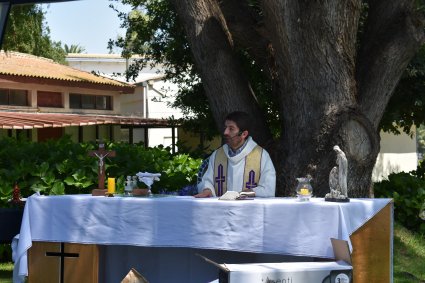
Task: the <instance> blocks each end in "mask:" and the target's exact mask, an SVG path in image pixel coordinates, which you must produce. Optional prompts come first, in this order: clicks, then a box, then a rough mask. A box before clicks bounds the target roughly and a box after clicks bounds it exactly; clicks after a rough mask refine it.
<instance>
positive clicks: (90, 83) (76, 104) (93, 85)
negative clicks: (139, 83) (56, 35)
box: [0, 51, 168, 142]
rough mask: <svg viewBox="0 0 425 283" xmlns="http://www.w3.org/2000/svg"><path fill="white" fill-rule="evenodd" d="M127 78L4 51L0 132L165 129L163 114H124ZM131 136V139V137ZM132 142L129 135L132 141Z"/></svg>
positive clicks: (102, 134) (108, 133) (79, 137)
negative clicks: (115, 77)
mask: <svg viewBox="0 0 425 283" xmlns="http://www.w3.org/2000/svg"><path fill="white" fill-rule="evenodd" d="M134 90H135V86H134V85H131V84H129V83H126V82H123V81H120V80H117V79H114V78H108V77H105V76H101V75H98V74H94V73H91V72H86V71H82V70H78V69H76V68H72V67H69V66H66V65H61V64H58V63H56V62H54V61H52V60H50V59H46V58H41V57H37V56H33V55H29V54H23V53H17V52H3V51H1V52H0V137H1V136H20V135H23V136H26V137H28V138H29V139H31V140H34V141H43V140H46V139H50V138H58V137H60V136H62V135H65V134H67V135H70V136H71V137H72V138H73V139H74V140H75V141H88V140H95V139H105V140H123V139H124V140H126V131H128V129H129V128H131V127H132V126H141V127H146V128H148V127H154V128H157V127H159V128H161V127H166V126H168V122H167V121H166V120H164V119H147V118H146V117H144V116H143V115H142V114H140V113H139V114H138V115H122V109H121V99H122V96H123V95H126V96H131V95H133V93H134ZM127 140H128V139H127ZM129 141H130V142H131V140H129Z"/></svg>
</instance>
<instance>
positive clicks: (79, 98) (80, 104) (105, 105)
mask: <svg viewBox="0 0 425 283" xmlns="http://www.w3.org/2000/svg"><path fill="white" fill-rule="evenodd" d="M69 107H70V108H74V109H98V110H112V96H108V95H89V94H78V93H70V94H69Z"/></svg>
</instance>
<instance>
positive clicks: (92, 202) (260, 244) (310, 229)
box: [13, 195, 391, 281]
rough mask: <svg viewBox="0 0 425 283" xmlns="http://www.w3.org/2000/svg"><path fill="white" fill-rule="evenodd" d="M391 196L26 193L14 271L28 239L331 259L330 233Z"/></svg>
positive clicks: (21, 267)
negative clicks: (301, 198)
mask: <svg viewBox="0 0 425 283" xmlns="http://www.w3.org/2000/svg"><path fill="white" fill-rule="evenodd" d="M390 201H391V199H351V201H350V202H349V203H332V202H325V201H324V200H323V199H320V198H313V199H311V201H310V202H297V201H296V199H293V198H269V199H261V198H256V199H254V200H244V201H220V200H218V199H217V198H208V199H195V198H193V197H178V196H172V197H158V198H136V197H134V198H133V197H110V198H107V197H92V196H90V195H66V196H39V195H33V196H31V197H30V198H28V199H27V202H26V206H25V210H24V216H23V220H22V226H21V231H20V235H19V240H18V242H17V243H16V242H15V243H14V245H13V246H14V255H15V270H14V273H15V275H16V276H17V275H18V274H19V275H20V276H25V275H27V256H26V254H27V250H28V249H29V248H30V247H31V245H32V241H47V242H69V243H83V244H100V245H129V246H141V247H185V248H198V249H215V250H217V249H218V250H229V251H244V252H253V253H270V254H285V255H296V256H310V257H321V258H333V251H332V246H331V244H330V240H329V239H330V238H337V239H343V240H347V241H348V242H349V244H350V247H351V243H350V237H349V236H350V235H351V234H352V233H353V232H354V231H356V230H357V229H358V228H359V227H361V226H362V225H363V224H364V223H365V222H366V221H368V220H369V219H370V218H372V217H373V216H374V215H375V214H376V213H377V212H379V211H380V210H381V209H382V208H384V207H385V206H386V205H387V204H388V203H389V202H390ZM16 278H18V277H16ZM16 280H17V281H18V279H16Z"/></svg>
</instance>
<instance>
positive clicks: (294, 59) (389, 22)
mask: <svg viewBox="0 0 425 283" xmlns="http://www.w3.org/2000/svg"><path fill="white" fill-rule="evenodd" d="M259 2H260V7H259V8H260V9H261V12H262V18H261V19H260V20H258V19H256V18H255V17H253V16H252V14H250V10H249V8H248V5H247V3H248V2H247V1H242V2H241V1H236V0H229V1H227V2H226V1H224V2H223V3H221V7H220V6H219V4H218V2H217V1H215V0H185V1H177V0H174V3H175V7H176V10H177V13H178V14H179V16H180V19H181V21H182V22H183V24H184V26H185V28H186V33H187V36H188V39H189V42H190V45H191V48H192V52H193V55H194V58H195V62H196V66H197V67H198V68H199V70H200V73H201V77H202V81H203V83H204V86H205V90H206V94H207V96H208V99H209V101H210V103H211V108H212V109H213V113H214V117H215V119H216V122H217V125H218V126H221V123H222V122H223V121H222V117H223V115H224V114H225V113H227V112H229V111H232V110H236V109H241V110H245V111H248V112H250V113H253V115H255V117H258V119H257V121H256V123H255V125H253V126H254V129H255V130H254V132H255V136H254V138H256V139H259V141H260V144H266V143H267V142H268V141H269V140H270V133H269V131H267V130H265V128H266V126H265V125H266V124H265V123H264V118H263V116H262V115H261V114H260V113H261V111H260V109H259V107H258V105H257V102H256V99H255V95H254V94H253V93H252V90H251V88H250V87H249V82H248V81H247V80H246V78H245V77H244V76H243V73H242V69H241V67H240V65H239V63H238V61H237V60H236V58H235V56H234V54H233V46H234V45H235V43H236V44H238V45H240V46H243V47H245V48H247V50H249V51H248V52H250V53H251V54H252V58H256V63H257V64H261V65H262V66H263V67H264V68H266V69H268V70H269V72H270V80H271V81H272V84H273V85H274V91H273V93H274V94H271V95H277V96H278V99H279V107H280V116H281V117H279V118H280V120H281V123H282V125H281V127H282V134H281V137H280V139H279V140H278V141H275V142H276V143H275V144H274V146H273V147H271V148H270V151H271V155H272V158H273V160H274V163H275V167H276V170H277V176H278V179H277V184H278V186H277V195H279V196H288V195H293V194H294V190H295V186H296V179H295V178H297V177H303V176H306V175H307V174H309V175H311V176H312V177H313V187H314V189H315V195H316V196H324V195H325V194H326V193H327V192H328V191H329V186H328V180H329V172H330V170H331V168H332V167H333V166H335V160H336V154H335V153H334V151H333V146H334V145H338V146H339V147H340V148H341V149H342V150H343V151H344V152H345V154H346V157H347V159H348V167H349V169H348V191H349V196H350V197H366V196H370V192H371V185H372V181H371V176H372V170H373V167H374V164H375V161H376V157H377V155H378V153H379V149H380V146H379V129H378V125H379V121H380V119H381V117H382V114H383V112H384V110H385V107H386V105H387V103H388V100H389V98H390V96H391V95H392V93H393V91H394V88H395V86H396V84H397V82H398V80H399V79H400V77H401V75H402V72H403V70H404V69H405V67H406V66H407V64H408V62H409V60H410V59H411V58H412V57H413V55H414V54H415V52H416V51H417V50H418V49H419V47H420V45H421V44H423V42H424V32H423V17H422V15H420V14H419V13H418V12H417V11H416V10H415V6H414V2H415V1H411V0H393V1H390V2H388V1H384V0H371V1H368V4H369V11H368V16H367V18H366V21H365V23H364V26H365V29H364V31H363V34H362V38H361V40H359V39H358V38H357V35H358V32H359V31H358V29H359V26H360V25H359V22H360V16H361V13H362V4H363V2H362V1H361V0H327V1H325V0H281V1H275V0H263V1H259ZM235 7H238V8H239V10H238V11H239V12H237V13H236V12H235V13H234V14H232V13H231V12H230V11H231V10H232V9H235ZM260 14H261V13H260ZM244 16H246V17H245V18H244ZM257 16H258V15H257ZM253 36H257V39H258V40H256V41H254V42H253V41H252V38H251V37H253ZM271 50H272V51H271ZM271 55H272V56H271ZM264 58H267V59H266V60H265V59H264Z"/></svg>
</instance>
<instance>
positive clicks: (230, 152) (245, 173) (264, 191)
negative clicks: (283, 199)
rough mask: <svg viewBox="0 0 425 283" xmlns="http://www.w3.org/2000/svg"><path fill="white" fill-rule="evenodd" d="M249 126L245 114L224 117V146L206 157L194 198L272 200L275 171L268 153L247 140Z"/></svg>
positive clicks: (234, 113)
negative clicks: (247, 195)
mask: <svg viewBox="0 0 425 283" xmlns="http://www.w3.org/2000/svg"><path fill="white" fill-rule="evenodd" d="M250 125H251V121H250V116H249V115H248V114H247V113H245V112H242V111H235V112H232V113H230V114H228V115H227V116H226V118H225V122H224V132H223V137H224V140H225V142H226V143H225V144H224V145H223V146H222V147H220V148H218V149H217V150H215V151H214V152H213V153H212V154H211V156H210V157H209V162H208V168H207V169H206V172H205V174H204V175H203V177H202V179H201V181H200V182H199V184H198V194H196V195H195V197H197V198H205V197H213V196H217V197H219V196H221V195H223V194H224V193H226V192H227V191H237V192H252V193H254V194H255V196H257V197H274V196H275V190H276V170H275V168H274V166H273V162H272V160H271V159H270V155H269V153H268V152H267V151H266V150H265V149H264V148H262V147H261V146H259V145H258V144H257V143H256V142H255V141H254V140H253V139H252V137H250V135H249V127H250Z"/></svg>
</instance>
